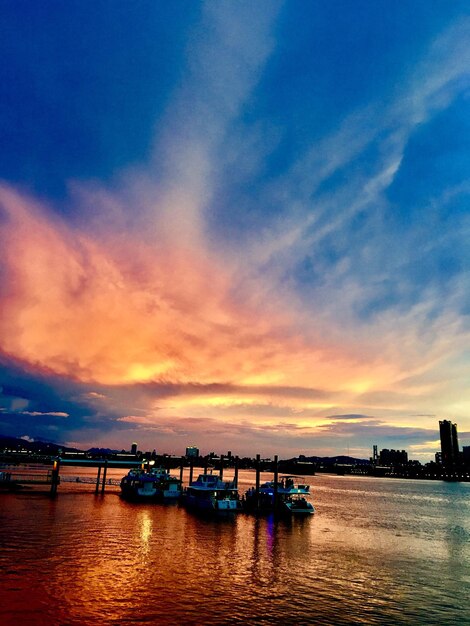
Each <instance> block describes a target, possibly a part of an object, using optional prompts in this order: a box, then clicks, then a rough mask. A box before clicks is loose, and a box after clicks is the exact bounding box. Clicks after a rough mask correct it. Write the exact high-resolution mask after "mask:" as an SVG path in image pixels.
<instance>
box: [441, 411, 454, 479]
mask: <svg viewBox="0 0 470 626" xmlns="http://www.w3.org/2000/svg"><path fill="white" fill-rule="evenodd" d="M439 433H440V436H441V453H442V464H443V465H444V467H447V468H452V467H456V466H457V465H458V463H459V440H458V436H457V424H452V422H451V421H450V420H442V421H440V422H439Z"/></svg>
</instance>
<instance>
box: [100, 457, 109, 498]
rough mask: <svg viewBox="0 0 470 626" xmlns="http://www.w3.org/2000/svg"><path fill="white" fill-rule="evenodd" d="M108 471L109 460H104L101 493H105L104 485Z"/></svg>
mask: <svg viewBox="0 0 470 626" xmlns="http://www.w3.org/2000/svg"><path fill="white" fill-rule="evenodd" d="M107 471H108V460H107V459H106V461H105V462H104V470H103V483H102V485H101V493H104V486H105V484H106V473H107Z"/></svg>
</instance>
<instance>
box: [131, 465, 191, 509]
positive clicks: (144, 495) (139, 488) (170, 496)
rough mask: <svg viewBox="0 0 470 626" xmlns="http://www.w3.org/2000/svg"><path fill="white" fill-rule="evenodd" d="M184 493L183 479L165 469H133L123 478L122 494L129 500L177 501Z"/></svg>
mask: <svg viewBox="0 0 470 626" xmlns="http://www.w3.org/2000/svg"><path fill="white" fill-rule="evenodd" d="M181 493H182V488H181V481H180V480H179V479H178V478H176V477H175V476H171V474H170V473H169V472H168V471H167V470H165V469H163V468H152V469H151V470H149V471H146V470H143V469H132V470H130V471H129V472H128V474H127V475H126V476H124V477H123V478H122V480H121V494H122V497H123V498H126V499H128V500H156V501H176V500H177V499H178V498H179V497H180V496H181Z"/></svg>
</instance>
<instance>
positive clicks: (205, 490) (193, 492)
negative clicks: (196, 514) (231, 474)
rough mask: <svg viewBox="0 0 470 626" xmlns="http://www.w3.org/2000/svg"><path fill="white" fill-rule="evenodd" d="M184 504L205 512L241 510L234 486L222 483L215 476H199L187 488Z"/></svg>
mask: <svg viewBox="0 0 470 626" xmlns="http://www.w3.org/2000/svg"><path fill="white" fill-rule="evenodd" d="M184 502H185V504H186V506H188V507H189V508H194V509H198V510H200V511H205V512H214V513H235V512H237V511H239V510H240V509H241V503H240V499H239V497H238V489H237V486H236V484H235V483H234V482H225V481H223V480H222V479H221V478H220V476H218V475H217V474H200V475H199V476H198V478H197V480H195V481H194V482H192V483H191V484H190V485H189V486H188V487H187V489H186V491H185V494H184Z"/></svg>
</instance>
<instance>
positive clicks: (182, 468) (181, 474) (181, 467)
mask: <svg viewBox="0 0 470 626" xmlns="http://www.w3.org/2000/svg"><path fill="white" fill-rule="evenodd" d="M183 472H184V465H183V457H181V465H180V481H181V484H183Z"/></svg>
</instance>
